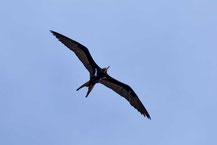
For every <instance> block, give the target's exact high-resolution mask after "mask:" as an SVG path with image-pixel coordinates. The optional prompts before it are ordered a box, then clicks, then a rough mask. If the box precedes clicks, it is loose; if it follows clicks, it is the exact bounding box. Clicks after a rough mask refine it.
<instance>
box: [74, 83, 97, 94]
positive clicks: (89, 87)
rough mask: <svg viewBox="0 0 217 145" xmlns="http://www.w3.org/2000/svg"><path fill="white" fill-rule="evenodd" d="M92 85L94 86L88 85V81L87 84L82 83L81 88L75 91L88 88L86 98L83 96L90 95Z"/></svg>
mask: <svg viewBox="0 0 217 145" xmlns="http://www.w3.org/2000/svg"><path fill="white" fill-rule="evenodd" d="M94 85H95V84H90V81H88V82H86V83H84V84H83V85H81V86H80V87H79V88H78V89H77V91H78V90H80V89H81V88H83V87H88V91H87V94H86V96H85V97H87V96H88V95H89V94H90V92H91V91H92V89H93V87H94Z"/></svg>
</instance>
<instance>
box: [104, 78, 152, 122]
mask: <svg viewBox="0 0 217 145" xmlns="http://www.w3.org/2000/svg"><path fill="white" fill-rule="evenodd" d="M100 83H102V84H103V85H105V86H106V87H109V88H110V89H112V90H113V91H115V92H116V93H118V94H119V95H121V96H123V97H124V98H125V99H127V100H128V101H129V103H130V104H131V105H132V106H133V107H134V108H135V109H137V110H138V111H139V112H140V113H141V114H142V115H144V116H146V117H147V118H148V119H151V117H150V115H149V114H148V112H147V110H146V109H145V107H144V106H143V104H142V102H141V101H140V100H139V98H138V96H137V95H136V93H135V92H134V91H133V89H132V88H131V87H130V86H128V85H126V84H124V83H122V82H119V81H117V80H116V79H114V78H112V77H111V76H109V75H107V76H106V78H105V79H103V80H101V81H100Z"/></svg>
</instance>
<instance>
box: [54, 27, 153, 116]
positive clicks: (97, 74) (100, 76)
mask: <svg viewBox="0 0 217 145" xmlns="http://www.w3.org/2000/svg"><path fill="white" fill-rule="evenodd" d="M50 31H51V33H53V35H54V36H56V38H57V39H59V41H61V42H62V43H63V44H64V45H65V46H66V47H68V48H69V49H70V50H72V51H73V52H74V53H75V54H76V55H77V57H78V58H79V59H80V61H81V62H82V63H83V65H84V66H85V67H86V69H87V70H88V71H89V73H90V80H89V81H87V82H86V83H84V84H83V85H81V86H80V87H79V88H78V89H77V91H78V90H79V89H81V88H83V87H88V91H87V94H86V97H87V96H88V95H89V94H90V92H91V90H92V89H93V87H94V85H95V84H96V83H101V84H103V85H105V86H106V87H108V88H110V89H112V90H113V91H115V92H116V93H118V94H119V95H121V96H122V97H124V98H125V99H127V100H128V101H129V103H130V104H131V105H132V106H133V107H134V108H135V109H137V110H138V111H139V112H140V113H141V114H142V115H144V116H145V117H147V118H148V119H151V117H150V115H149V113H148V112H147V110H146V108H145V107H144V106H143V104H142V102H141V101H140V100H139V98H138V96H137V95H136V93H135V92H134V91H133V89H132V88H131V87H130V86H128V85H126V84H124V83H122V82H120V81H118V80H116V79H114V78H112V77H111V76H109V75H108V74H107V71H108V69H109V66H108V67H107V68H101V67H99V66H98V65H97V64H96V63H95V61H94V60H93V58H92V56H91V55H90V52H89V50H88V49H87V48H86V47H85V46H83V45H82V44H80V43H78V42H76V41H75V40H72V39H70V38H68V37H66V36H64V35H62V34H59V33H57V32H54V31H52V30H50Z"/></svg>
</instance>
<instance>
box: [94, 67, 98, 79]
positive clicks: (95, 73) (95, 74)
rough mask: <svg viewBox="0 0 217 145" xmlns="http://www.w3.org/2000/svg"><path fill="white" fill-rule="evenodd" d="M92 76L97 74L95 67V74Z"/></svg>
mask: <svg viewBox="0 0 217 145" xmlns="http://www.w3.org/2000/svg"><path fill="white" fill-rule="evenodd" d="M94 76H95V77H96V76H97V69H96V68H95V74H94Z"/></svg>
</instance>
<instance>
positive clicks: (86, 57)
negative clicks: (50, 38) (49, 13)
mask: <svg viewBox="0 0 217 145" xmlns="http://www.w3.org/2000/svg"><path fill="white" fill-rule="evenodd" d="M50 31H51V33H53V35H54V36H56V38H58V39H59V41H61V42H62V43H63V44H64V45H65V46H66V47H68V48H69V49H70V50H72V51H73V52H74V53H75V54H76V55H77V57H78V58H79V59H80V61H81V62H82V63H83V65H84V66H85V67H86V69H87V70H88V71H89V72H90V77H92V76H93V75H94V73H95V69H98V68H99V66H98V65H97V64H96V63H95V61H94V60H93V58H92V56H91V55H90V52H89V51H88V49H87V48H86V47H85V46H83V45H81V44H80V43H78V42H76V41H74V40H72V39H70V38H68V37H66V36H64V35H62V34H59V33H57V32H54V31H52V30H50Z"/></svg>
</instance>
